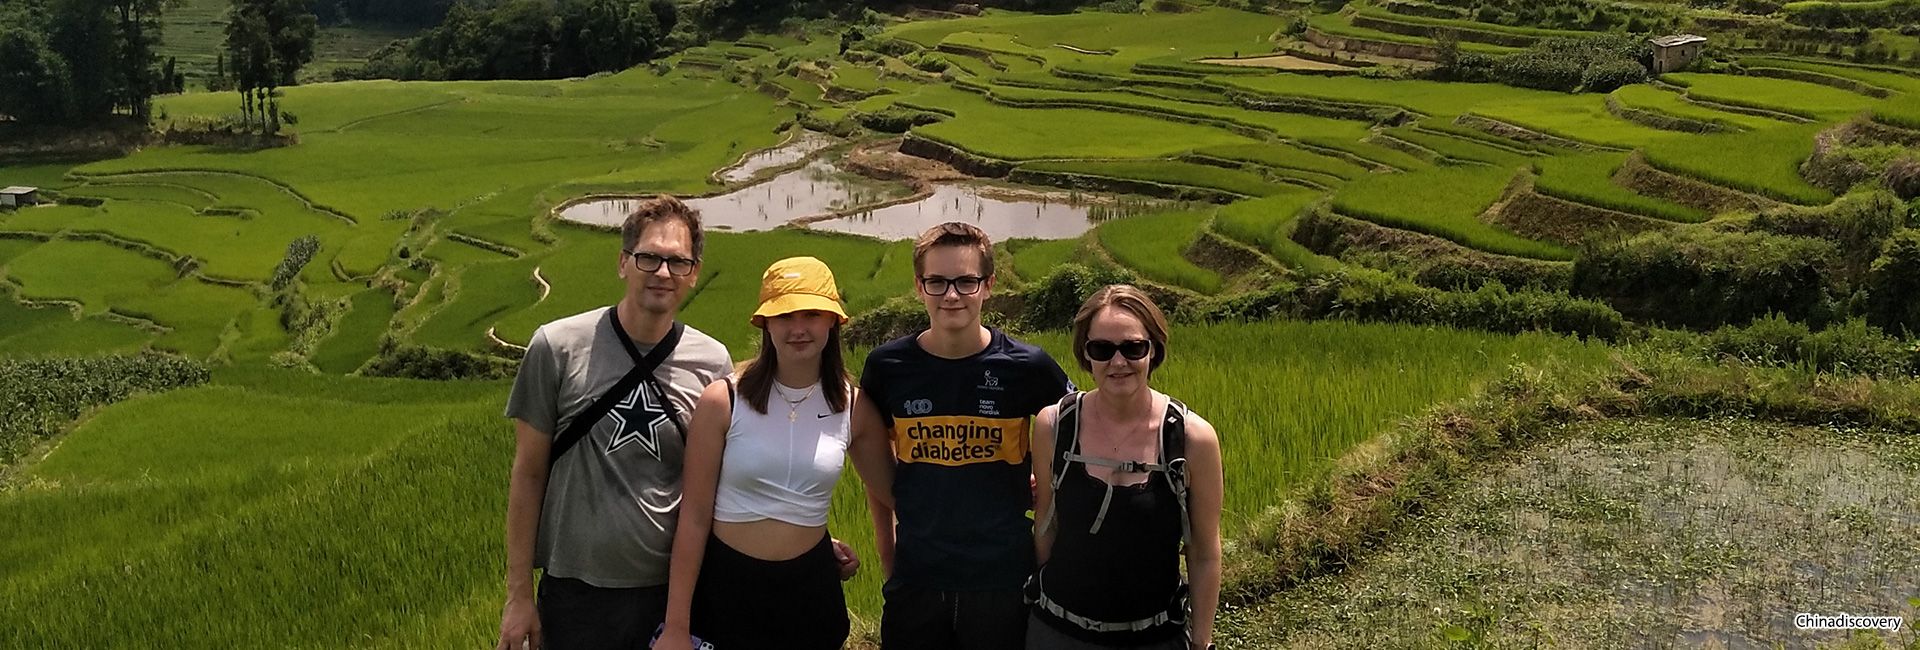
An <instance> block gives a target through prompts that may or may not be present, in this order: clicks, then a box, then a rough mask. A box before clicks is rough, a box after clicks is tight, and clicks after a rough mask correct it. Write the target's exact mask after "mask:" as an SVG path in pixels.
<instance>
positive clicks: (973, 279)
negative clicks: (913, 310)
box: [920, 275, 986, 296]
mask: <svg viewBox="0 0 1920 650" xmlns="http://www.w3.org/2000/svg"><path fill="white" fill-rule="evenodd" d="M985 281H986V279H985V278H981V277H978V276H972V275H963V276H960V277H957V278H952V279H948V278H942V277H931V278H920V290H921V291H925V292H927V295H929V296H944V295H947V289H949V288H951V289H953V290H954V291H958V292H960V295H963V296H971V295H973V294H976V293H980V283H982V282H985Z"/></svg>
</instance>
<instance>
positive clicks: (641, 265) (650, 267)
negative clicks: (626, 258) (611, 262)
mask: <svg viewBox="0 0 1920 650" xmlns="http://www.w3.org/2000/svg"><path fill="white" fill-rule="evenodd" d="M621 252H623V253H626V254H628V255H632V256H633V266H634V267H635V268H638V269H640V271H641V272H644V273H652V272H654V271H658V270H660V265H661V264H665V265H667V273H668V274H670V275H692V274H693V265H694V264H696V263H697V262H695V261H694V260H690V259H687V258H684V257H661V256H659V255H655V254H653V253H648V252H645V251H642V252H634V251H624V250H623V251H621Z"/></svg>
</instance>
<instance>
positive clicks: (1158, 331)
mask: <svg viewBox="0 0 1920 650" xmlns="http://www.w3.org/2000/svg"><path fill="white" fill-rule="evenodd" d="M1107 307H1113V308H1116V309H1120V310H1124V311H1126V312H1127V313H1129V314H1133V316H1134V318H1138V319H1140V323H1141V324H1142V325H1144V326H1146V328H1147V340H1148V341H1151V342H1153V361H1152V362H1150V363H1149V364H1148V366H1147V368H1148V369H1149V370H1155V369H1158V368H1159V367H1160V363H1161V362H1163V361H1166V359H1167V315H1166V314H1163V313H1160V307H1159V306H1158V305H1155V304H1153V298H1150V297H1148V296H1147V292H1145V291H1141V290H1140V288H1139V287H1136V286H1133V285H1131V284H1110V285H1107V286H1105V287H1102V288H1101V289H1100V290H1099V291H1095V292H1093V295H1092V296H1088V297H1087V301H1086V302H1084V303H1080V311H1079V313H1076V314H1074V315H1073V360H1074V361H1075V362H1077V363H1079V364H1080V369H1081V370H1085V371H1087V372H1093V362H1092V361H1090V360H1088V359H1087V352H1086V348H1087V331H1088V330H1091V329H1093V317H1094V316H1095V315H1098V314H1099V313H1100V310H1102V309H1105V308H1107Z"/></svg>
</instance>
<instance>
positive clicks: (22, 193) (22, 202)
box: [0, 185, 40, 208]
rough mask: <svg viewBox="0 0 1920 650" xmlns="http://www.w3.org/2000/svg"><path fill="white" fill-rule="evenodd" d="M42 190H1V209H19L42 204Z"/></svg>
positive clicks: (31, 188)
mask: <svg viewBox="0 0 1920 650" xmlns="http://www.w3.org/2000/svg"><path fill="white" fill-rule="evenodd" d="M39 192H40V188H37V187H21V186H18V185H16V186H13V187H9V188H6V189H3V190H0V208H17V207H21V206H27V205H33V204H35V203H39V202H40V196H39Z"/></svg>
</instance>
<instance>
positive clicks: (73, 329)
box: [0, 292, 153, 359]
mask: <svg viewBox="0 0 1920 650" xmlns="http://www.w3.org/2000/svg"><path fill="white" fill-rule="evenodd" d="M0 323H5V324H6V327H5V328H4V329H0V358H16V359H17V358H39V357H56V356H73V355H87V354H113V353H118V352H132V351H136V350H139V349H141V348H143V347H145V346H146V345H147V342H148V341H151V340H153V333H152V332H148V331H145V330H141V329H138V328H135V327H133V326H131V325H127V324H126V323H119V322H115V321H110V320H107V319H105V318H101V317H99V316H89V317H85V318H80V319H75V318H74V317H73V313H72V312H70V311H68V310H67V309H66V308H65V307H59V306H54V307H39V308H32V307H27V306H25V305H22V304H20V303H19V302H16V301H15V300H14V299H13V296H12V295H11V294H7V293H3V292H0Z"/></svg>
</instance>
